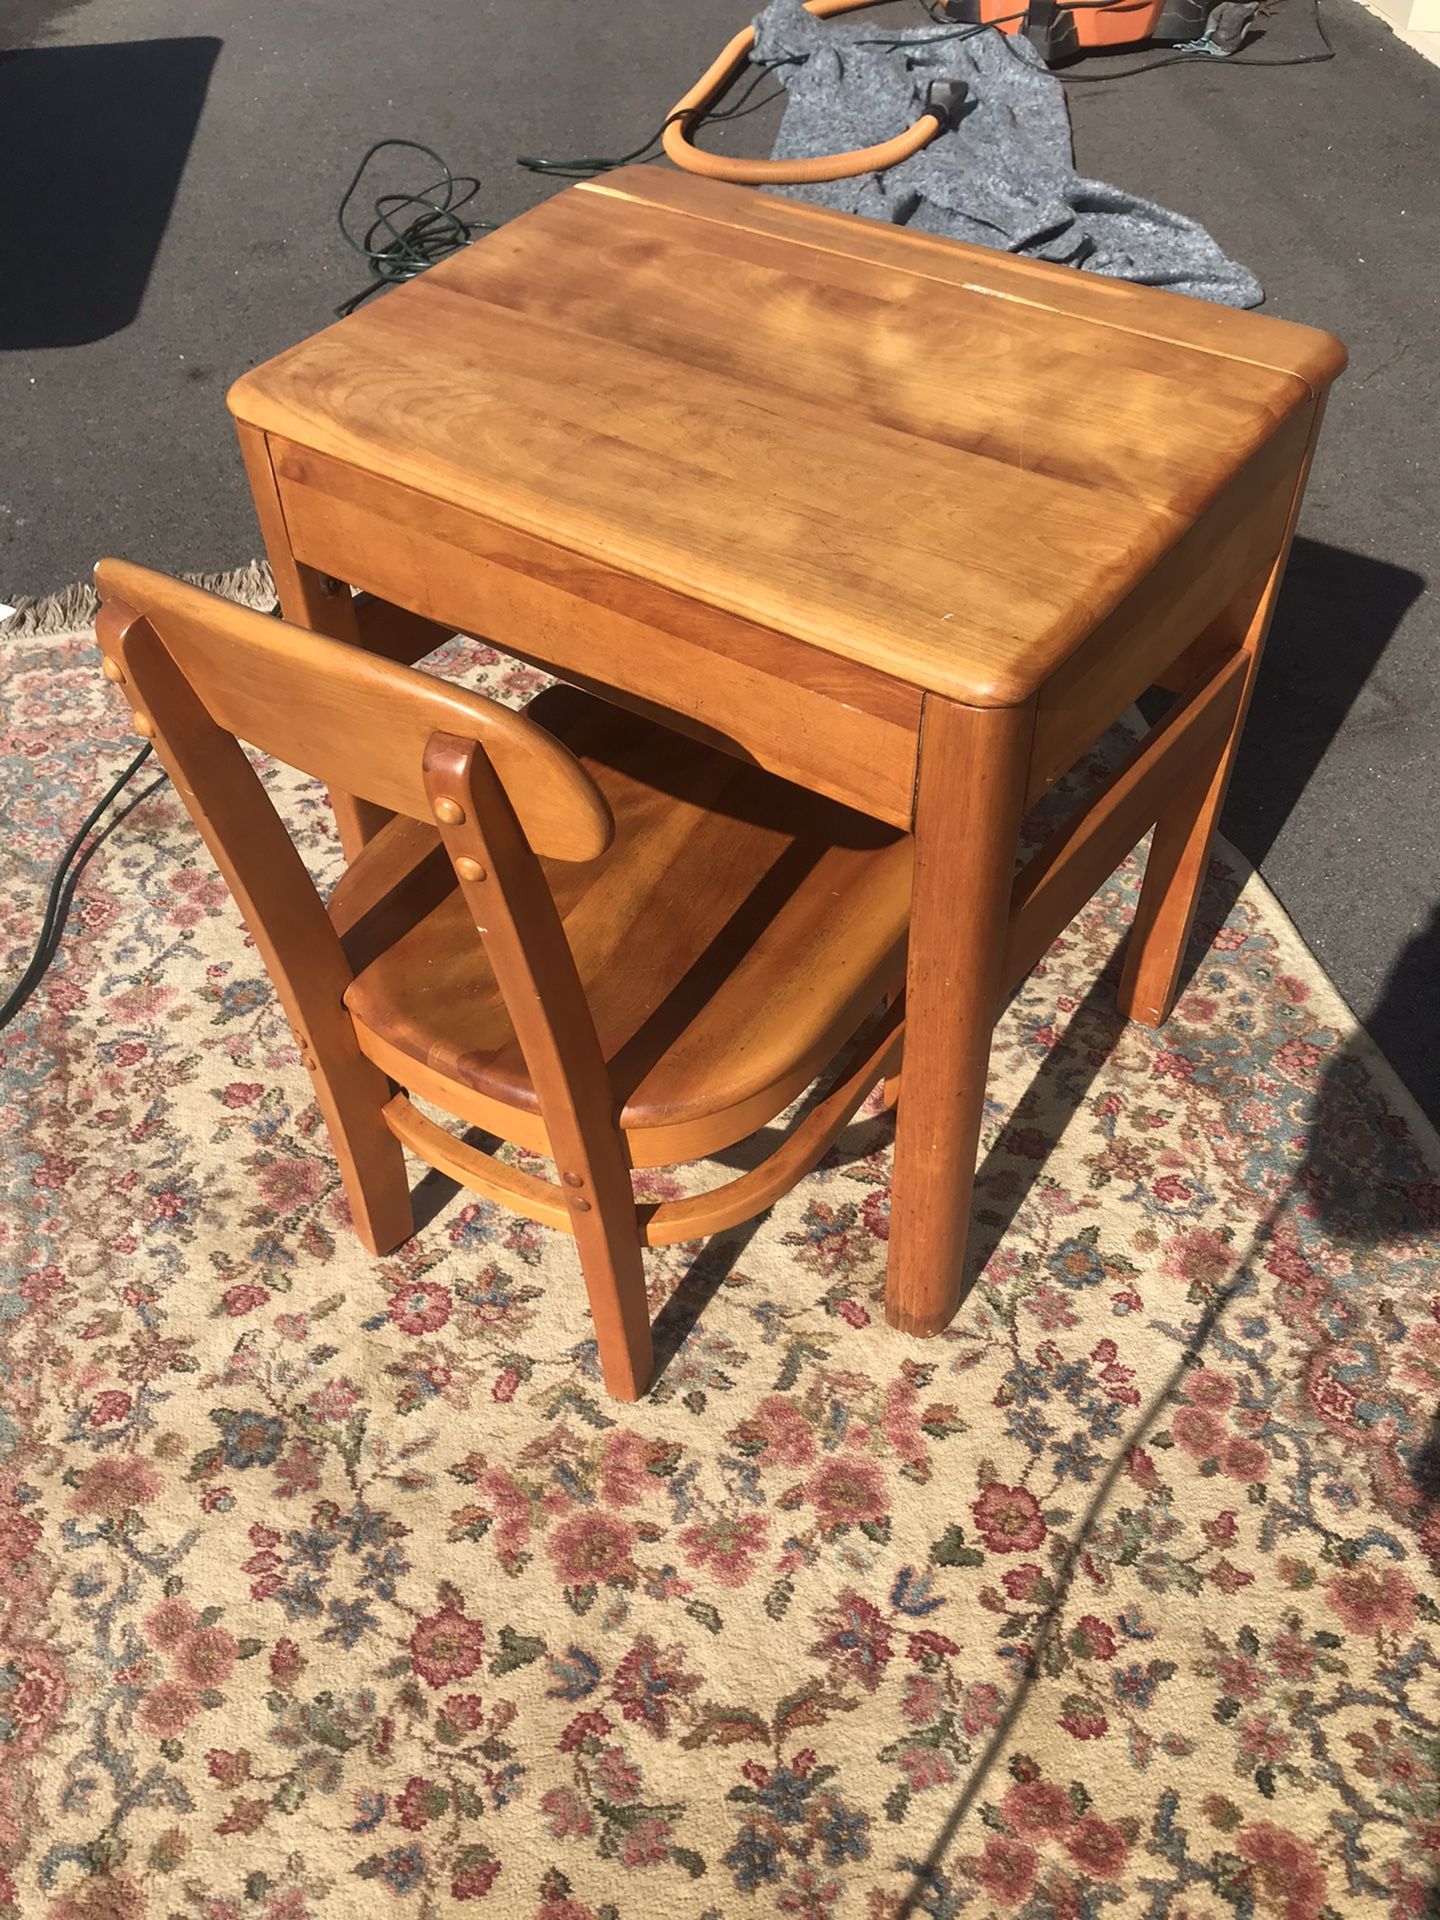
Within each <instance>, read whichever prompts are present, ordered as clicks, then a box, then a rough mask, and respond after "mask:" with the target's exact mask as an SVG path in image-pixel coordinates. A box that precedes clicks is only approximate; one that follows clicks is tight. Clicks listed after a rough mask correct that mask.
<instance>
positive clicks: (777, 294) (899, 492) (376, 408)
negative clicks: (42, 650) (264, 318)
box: [230, 167, 1344, 705]
mask: <svg viewBox="0 0 1440 1920" xmlns="http://www.w3.org/2000/svg"><path fill="white" fill-rule="evenodd" d="M1343 364H1344V352H1343V349H1342V348H1341V347H1340V346H1339V345H1338V343H1337V342H1335V341H1334V340H1332V339H1331V338H1330V336H1329V335H1327V334H1324V333H1319V332H1316V331H1314V330H1312V329H1310V328H1308V327H1299V326H1294V325H1292V324H1290V323H1288V322H1286V321H1280V320H1273V319H1270V318H1267V317H1263V316H1261V315H1257V314H1248V313H1237V312H1234V311H1233V310H1231V309H1227V308H1223V307H1215V306H1211V305H1208V304H1206V303H1204V302H1201V301H1198V300H1191V299H1188V298H1184V297H1182V296H1179V295H1174V294H1166V293H1160V292H1155V291H1153V290H1151V289H1148V288H1140V287H1134V286H1130V285H1127V284H1125V283H1122V282H1119V281H1114V280H1106V279H1102V278H1100V277H1098V276H1095V275H1089V274H1084V273H1077V272H1075V271H1074V270H1073V269H1070V268H1066V267H1050V266H1046V265H1042V264H1039V263H1036V262H1033V261H1028V260H1021V259H1017V258H1015V257H1013V256H1011V255H1007V254H1000V253H991V252H988V251H986V250H984V249H981V248H975V247H968V246H964V245H961V244H959V243H958V242H954V241H948V240H942V239H937V238H935V237H934V236H932V235H928V234H918V233H913V232H909V231H906V230H903V229H898V228H894V227H889V226H884V225H880V224H878V223H876V222H873V221H868V220H862V219H858V218H854V217H852V216H849V215H845V214H834V213H829V212H826V211H822V210H820V209H817V208H814V207H812V206H809V205H807V204H805V203H802V202H798V201H795V200H790V199H786V198H782V197H780V196H778V195H774V194H762V193H755V192H752V191H749V190H746V189H742V188H737V187H729V186H723V185H720V184H718V183H716V182H712V181H708V180H703V179H699V178H697V177H695V176H693V175H690V174H683V173H678V172H671V171H669V170H666V169H662V168H658V167H634V168H629V169H626V170H624V171H622V172H619V173H615V174H611V175H609V176H608V177H606V178H604V179H602V180H599V181H596V182H594V183H587V184H586V185H584V186H581V187H575V188H572V189H570V190H569V191H567V192H563V193H560V194H558V195H557V196H556V197H555V198H553V199H551V200H549V201H546V202H545V203H544V204H543V205H541V206H539V207H537V208H535V209H534V210H533V211H532V212H530V213H527V214H524V215H522V216H521V217H520V218H519V219H517V220H513V221H511V222H510V223H509V224H508V225H507V226H505V227H502V228H501V229H500V230H499V231H498V232H496V233H494V234H493V235H490V236H488V237H487V238H485V239H484V240H482V241H480V242H478V243H477V244H476V245H474V246H472V247H470V248H468V249H467V250H466V251H465V252H463V253H460V254H457V255H455V256H453V257H452V258H450V259H448V260H446V261H444V262H442V263H441V264H440V265H438V266H436V267H433V268H431V269H430V271H429V272H427V273H425V274H424V275H423V276H421V278H419V279H418V280H415V281H412V282H411V283H410V284H409V285H407V286H404V287H402V288H400V289H398V290H396V291H395V292H392V293H387V294H383V295H380V296H379V297H377V298H376V299H375V300H374V301H372V302H371V303H370V304H368V305H366V306H364V307H362V308H361V309H360V310H359V311H358V312H356V313H354V314H352V315H350V316H349V317H347V318H346V319H344V320H341V321H339V322H338V323H337V324H336V325H334V326H332V327H329V328H327V329H326V330H325V331H324V332H322V333H319V334H317V335H315V336H314V337H313V338H312V339H309V340H306V341H304V342H302V343H301V344H300V345H299V346H296V347H293V348H290V349H289V350H288V351H286V352H284V353H282V354H280V355H278V356H277V357H276V358H275V359H273V360H271V361H268V362H266V363H265V364H264V365H263V366H261V367H258V368H256V369H255V370H254V371H253V372H252V373H249V374H247V375H245V376H244V377H243V378H242V379H240V380H239V381H238V382H237V383H236V385H235V386H234V387H233V388H232V389H231V393H230V406H231V409H232V411H233V412H234V413H235V414H236V416H237V417H238V418H239V419H241V420H243V421H245V422H247V423H249V424H250V425H252V426H255V427H258V428H260V429H262V430H263V431H265V432H266V433H270V434H274V435H277V436H280V437H283V438H285V439H287V440H290V441H293V442H295V443H296V444H297V445H300V446H302V447H306V448H309V449H311V450H312V451H315V452H318V453H322V454H326V455H329V456H330V457H332V458H335V459H338V460H341V461H344V462H346V463H348V464H349V465H351V466H354V467H357V468H363V469H365V470H366V471H368V472H371V473H374V474H378V475H380V476H382V477H384V478H386V479H389V480H394V481H398V482H400V483H402V484H404V485H405V486H407V487H410V488H413V489H415V490H416V491H418V492H421V493H424V494H429V495H431V496H434V497H436V498H439V499H443V500H445V501H447V502H449V503H452V504H455V505H458V506H461V507H463V508H467V509H469V510H470V511H472V512H475V513H478V514H481V515H483V516H485V517H486V518H487V519H489V520H491V521H494V522H497V523H499V524H501V525H505V526H510V527H515V528H519V529H521V530H522V531H524V532H526V533H529V534H534V535H538V536H540V537H542V538H545V539H548V540H550V541H552V542H554V543H555V544H557V545H559V546H561V547H563V548H566V549H568V550H570V551H573V552H575V553H578V554H582V555H584V556H586V557H587V558H589V559H592V560H600V561H603V562H605V563H606V564H608V565H610V566H612V567H615V568H618V569H619V570H620V571H622V572H625V573H629V574H634V575H638V576H640V577H642V578H645V579H648V580H653V581H657V582H660V583H662V584H663V585H665V586H667V587H670V588H673V589H675V590H676V591H678V592H680V593H682V594H684V595H686V596H688V597H689V598H691V599H695V600H699V601H702V602H704V603H706V604H708V605H712V606H716V607H720V608H723V609H725V610H726V611H728V612H731V613H738V614H741V615H744V616H745V617H746V618H747V619H750V620H753V621H755V622H757V623H758V624H760V625H762V626H767V627H771V628H774V629H777V630H779V631H781V632H784V633H787V634H790V635H792V636H794V637H796V638H798V639H801V640H804V641H807V642H809V643H811V644H813V645H816V646H819V647H822V648H824V649H825V650H827V651H828V652H831V653H834V654H837V655H840V656H842V657H844V658H847V659H852V660H860V661H864V662H865V663H866V664H868V665H871V666H874V667H877V668H879V669H880V670H882V671H884V672H888V673H891V674H894V675H895V676H896V677H898V678H900V679H903V680H905V681H907V682H909V683H911V684H914V685H918V686H921V687H924V688H927V689H930V690H933V691H937V692H941V693H945V694H948V695H950V696H951V697H953V698H956V699H961V700H970V701H973V702H975V703H977V704H981V705H994V704H1006V703H1009V702H1011V701H1015V700H1019V699H1023V698H1025V697H1026V696H1027V695H1028V694H1029V693H1030V692H1031V691H1033V690H1034V689H1035V688H1036V687H1037V686H1038V685H1040V684H1041V683H1042V682H1043V680H1044V679H1045V678H1046V677H1047V675H1048V674H1049V673H1050V672H1051V671H1052V670H1053V668H1054V667H1055V665H1057V664H1058V663H1059V661H1060V660H1062V659H1063V658H1064V657H1065V655H1066V654H1067V653H1068V652H1069V651H1071V649H1072V648H1073V647H1074V646H1075V645H1076V644H1077V643H1078V641H1079V640H1080V639H1083V638H1084V636H1085V635H1086V634H1087V633H1088V632H1090V631H1091V630H1092V629H1093V627H1094V626H1095V625H1096V624H1097V622H1098V621H1099V620H1100V619H1101V618H1103V617H1104V615H1105V614H1106V613H1107V612H1109V611H1110V610H1111V609H1112V608H1113V607H1114V606H1116V605H1117V604H1118V603H1119V602H1120V601H1121V600H1122V599H1123V598H1124V596H1125V594H1126V593H1127V592H1128V591H1129V590H1130V588H1131V587H1133V586H1134V585H1135V584H1136V582H1137V581H1138V580H1140V579H1141V578H1143V577H1144V575H1145V574H1146V573H1148V572H1149V571H1150V570H1151V568H1152V567H1153V566H1154V565H1155V563H1156V562H1157V561H1158V559H1159V558H1160V557H1161V555H1162V554H1163V553H1164V552H1165V550H1166V549H1167V548H1168V547H1169V546H1171V545H1172V544H1173V542H1174V541H1175V540H1176V539H1177V538H1178V537H1179V535H1180V534H1182V533H1183V532H1184V531H1185V529H1186V528H1187V527H1188V526H1189V525H1190V524H1191V522H1192V521H1194V520H1195V519H1196V518H1197V517H1198V516H1199V514H1200V513H1202V512H1203V510H1204V509H1205V508H1206V507H1207V506H1208V505H1209V504H1210V502H1211V501H1212V500H1214V499H1215V498H1216V497H1217V496H1218V495H1219V494H1220V493H1221V492H1222V491H1223V490H1224V488H1225V486H1226V485H1227V483H1228V482H1229V481H1230V480H1231V479H1233V477H1234V476H1235V474H1236V473H1237V472H1238V470H1239V469H1240V468H1241V466H1243V464H1244V463H1245V461H1246V460H1247V458H1248V457H1249V456H1250V455H1251V454H1252V453H1254V452H1255V450H1256V449H1257V448H1258V447H1259V446H1260V445H1261V444H1262V443H1263V442H1264V441H1265V440H1267V439H1268V438H1269V437H1270V435H1271V434H1272V433H1274V431H1275V430H1276V428H1277V427H1278V426H1279V425H1280V424H1281V423H1283V422H1284V420H1285V419H1286V418H1287V417H1288V416H1289V415H1290V414H1292V413H1293V412H1294V411H1295V409H1296V408H1297V407H1301V406H1304V405H1306V404H1307V403H1308V402H1309V400H1310V398H1311V396H1312V395H1314V394H1316V393H1318V392H1319V391H1321V390H1322V389H1323V388H1324V387H1325V386H1326V385H1328V383H1329V382H1330V381H1331V380H1333V379H1334V377H1335V375H1336V374H1337V373H1338V372H1339V371H1340V369H1341V367H1342V366H1343Z"/></svg>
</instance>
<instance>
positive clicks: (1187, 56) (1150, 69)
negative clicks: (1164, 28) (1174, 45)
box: [1055, 0, 1335, 84]
mask: <svg viewBox="0 0 1440 1920" xmlns="http://www.w3.org/2000/svg"><path fill="white" fill-rule="evenodd" d="M1078 3H1079V0H1070V4H1072V5H1074V4H1078ZM1310 8H1311V18H1312V20H1313V21H1314V23H1315V31H1316V33H1318V34H1319V36H1320V40H1321V43H1322V45H1323V47H1324V52H1323V53H1291V54H1284V55H1282V56H1281V57H1280V58H1279V59H1275V60H1257V59H1255V58H1254V56H1253V55H1252V56H1251V57H1250V58H1249V59H1246V57H1245V55H1244V54H1241V53H1227V54H1224V55H1223V56H1222V57H1221V59H1220V61H1219V64H1220V65H1221V66H1226V67H1313V66H1315V65H1317V64H1318V63H1319V62H1321V61H1324V60H1333V59H1334V58H1335V48H1334V46H1333V45H1332V44H1331V40H1330V36H1329V34H1328V33H1326V31H1325V22H1324V20H1323V19H1322V18H1321V14H1320V0H1310ZM1214 59H1215V56H1214V54H1209V53H1167V54H1164V55H1162V57H1161V58H1160V59H1159V60H1145V61H1142V62H1141V64H1140V65H1139V66H1138V67H1119V68H1117V69H1116V70H1115V72H1114V73H1065V72H1063V71H1061V72H1057V73H1056V74H1055V78H1056V79H1057V80H1064V81H1066V82H1067V83H1069V84H1074V83H1078V82H1080V81H1087V82H1098V81H1101V80H1128V79H1130V78H1131V76H1132V75H1134V74H1137V73H1157V72H1158V71H1159V70H1160V68H1161V67H1178V66H1188V65H1189V64H1190V62H1191V61H1193V60H1205V61H1213V60H1214Z"/></svg>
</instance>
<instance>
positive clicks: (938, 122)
mask: <svg viewBox="0 0 1440 1920" xmlns="http://www.w3.org/2000/svg"><path fill="white" fill-rule="evenodd" d="M877 4H878V0H805V10H806V12H807V13H813V14H814V15H815V16H816V17H817V19H821V20H824V19H828V17H829V16H830V15H831V14H832V13H853V12H854V11H856V9H857V8H860V7H873V6H875V5H877ZM754 44H755V29H754V27H743V28H742V29H741V31H740V32H739V33H737V34H736V36H735V38H734V39H733V40H732V41H731V42H730V44H729V45H728V46H727V47H726V48H725V50H724V52H723V53H721V55H720V57H719V59H717V60H716V61H715V62H714V63H713V64H712V65H711V66H709V67H707V68H706V70H705V72H704V73H703V74H701V76H700V78H699V79H698V80H697V81H696V82H695V84H694V86H693V87H691V89H690V91H689V92H688V93H687V94H684V95H683V96H682V97H681V98H680V99H679V100H677V101H676V102H675V105H674V106H673V107H672V108H671V110H670V116H669V120H668V123H667V125H666V127H665V131H664V134H663V136H662V140H663V144H664V147H665V151H666V153H667V154H668V155H669V156H670V158H671V159H672V160H673V161H674V162H675V164H676V166H677V167H684V168H685V170H686V171H687V172H688V173H703V174H705V175H706V176H707V178H709V179H711V180H729V181H731V182H733V183H734V184H735V185H737V186H744V187H771V186H785V185H801V184H803V183H805V182H809V181H816V180H848V179H850V178H851V177H852V176H853V175H854V174H857V173H881V172H883V171H884V169H885V168H886V167H893V166H896V165H898V164H899V162H900V161H902V160H908V159H909V158H910V156H911V154H912V153H918V152H919V151H920V149H921V148H922V147H924V146H928V145H929V143H930V142H931V141H932V140H933V139H934V138H935V136H936V134H937V133H939V131H940V129H941V128H942V127H943V126H944V124H945V122H944V120H943V119H942V118H941V116H940V115H939V114H938V113H930V112H927V113H922V114H921V116H920V118H919V119H918V120H917V121H916V122H915V124H914V126H913V127H910V128H908V129H907V130H906V131H905V132H904V133H898V134H896V136H895V138H894V139H893V140H882V141H881V142H880V144H879V145H878V146H874V147H856V148H855V149H854V150H853V151H852V152H849V153H826V154H821V155H818V156H817V157H816V158H815V159H813V160H733V159H730V158H729V157H727V156H726V155H723V154H718V153H705V152H704V151H703V150H702V149H701V148H699V147H697V146H695V145H694V143H693V142H692V141H691V139H690V137H689V135H690V128H691V126H692V125H693V124H694V123H695V121H697V120H700V119H703V118H704V115H705V113H706V111H707V109H708V108H710V107H712V106H713V105H714V104H715V102H716V101H717V100H718V99H719V98H720V96H721V94H722V93H724V92H725V90H726V88H727V87H729V86H730V85H731V84H732V82H733V81H734V79H735V76H736V75H737V74H738V73H739V71H740V69H741V68H742V67H743V66H744V65H745V62H746V61H747V59H748V58H749V56H750V49H751V48H752V47H753V46H754ZM679 115H683V116H684V118H683V119H681V118H678V117H677V116H679Z"/></svg>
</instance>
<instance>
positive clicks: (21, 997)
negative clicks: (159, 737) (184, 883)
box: [0, 741, 166, 1027]
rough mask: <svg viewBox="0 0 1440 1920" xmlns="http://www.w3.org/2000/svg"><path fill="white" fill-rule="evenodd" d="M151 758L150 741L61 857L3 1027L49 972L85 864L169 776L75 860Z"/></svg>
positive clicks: (0, 1009)
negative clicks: (94, 827)
mask: <svg viewBox="0 0 1440 1920" xmlns="http://www.w3.org/2000/svg"><path fill="white" fill-rule="evenodd" d="M149 757H150V745H149V742H148V741H147V742H146V744H145V745H144V746H143V747H142V748H141V749H140V751H139V753H137V754H136V756H135V758H134V759H133V760H132V761H131V762H130V764H129V766H128V767H126V769H125V771H124V772H123V773H122V774H121V775H120V776H119V778H118V779H117V780H115V781H114V782H113V784H112V785H111V787H110V790H109V792H108V793H107V794H106V795H105V798H104V799H103V800H102V801H100V803H99V804H98V805H97V806H95V807H92V808H91V810H90V812H89V813H88V814H86V816H85V820H84V823H83V825H82V826H81V827H80V829H79V831H78V832H77V833H76V835H75V837H74V839H73V840H71V842H70V844H69V846H68V847H67V848H66V849H65V852H64V854H63V855H62V856H61V860H60V864H59V866H58V867H57V868H56V869H55V876H54V878H53V879H52V880H51V882H50V887H49V891H48V893H47V895H46V900H45V917H44V919H43V921H42V922H41V925H40V937H39V939H38V940H37V941H36V943H35V951H34V953H33V954H32V955H31V957H30V961H29V964H28V965H27V966H26V968H25V971H24V972H23V973H22V974H21V975H20V978H19V979H18V980H17V981H16V983H15V985H14V987H12V988H11V990H10V993H9V994H8V995H7V997H6V999H5V1003H4V1005H3V1006H0V1027H8V1026H9V1024H10V1022H11V1021H12V1020H13V1019H14V1018H15V1016H16V1014H17V1013H19V1011H20V1009H21V1008H22V1007H23V1006H24V1005H25V1002H26V1001H27V1000H28V999H29V998H30V996H31V994H32V993H33V992H34V991H35V989H36V987H38V986H39V984H40V981H41V979H42V978H43V977H44V974H45V970H46V968H47V967H48V966H49V965H50V962H51V961H52V960H53V959H54V958H55V953H56V949H57V948H58V947H59V945H60V936H61V934H62V933H63V932H64V931H65V920H66V917H67V915H68V914H69V912H70V902H71V901H72V900H73V899H74V897H75V888H76V886H77V885H78V883H79V880H80V875H81V874H82V873H83V872H84V871H85V865H86V862H87V861H88V860H89V858H90V856H91V854H93V853H94V852H95V850H96V848H97V847H100V846H102V845H103V844H104V842H105V841H106V840H108V839H109V837H110V835H111V834H112V833H113V832H114V831H115V829H116V827H118V826H119V824H120V822H121V821H122V820H123V819H125V817H126V815H127V814H130V813H133V812H134V810H135V808H136V807H138V806H139V804H140V802H141V801H142V800H144V799H147V798H148V797H149V795H150V794H152V793H154V792H155V790H156V788H157V787H161V786H163V785H164V784H165V778H166V776H165V775H164V774H163V773H162V774H160V775H159V776H158V778H156V779H154V780H152V781H151V783H150V785H149V786H148V787H145V788H143V789H142V790H141V791H140V792H139V793H137V794H135V795H134V796H133V798H132V799H131V800H130V801H129V802H128V803H127V804H126V805H125V806H123V807H122V808H121V809H120V811H119V812H118V813H117V814H116V815H115V818H114V819H113V820H111V821H109V822H108V823H107V824H106V826H105V828H104V830H103V832H100V833H97V834H96V836H95V838H94V839H93V840H92V841H91V843H90V845H89V846H88V847H86V848H85V851H84V852H83V853H82V854H80V858H79V859H78V860H76V859H75V856H76V854H77V853H78V852H79V850H80V847H81V845H82V843H83V842H84V839H85V836H86V835H87V834H88V833H89V832H90V830H91V828H92V827H93V826H94V825H95V822H96V821H97V820H98V819H99V818H100V816H101V814H102V813H104V811H105V809H106V808H107V807H108V806H109V805H110V804H111V802H112V801H113V800H114V799H115V797H116V795H117V794H118V793H119V792H120V790H121V788H122V787H124V786H125V785H126V784H127V783H128V782H129V781H131V780H133V779H134V777H135V775H136V774H137V773H138V772H139V771H140V769H141V767H142V766H144V764H145V762H146V760H147V759H148V758H149ZM72 860H74V861H75V864H74V866H73V867H71V865H70V863H71V861H72Z"/></svg>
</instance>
